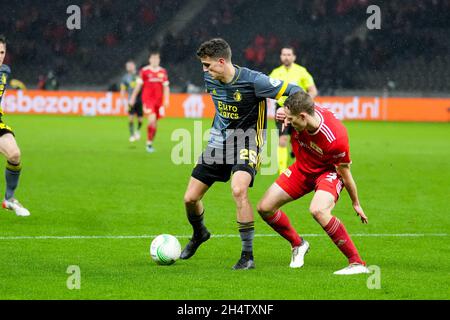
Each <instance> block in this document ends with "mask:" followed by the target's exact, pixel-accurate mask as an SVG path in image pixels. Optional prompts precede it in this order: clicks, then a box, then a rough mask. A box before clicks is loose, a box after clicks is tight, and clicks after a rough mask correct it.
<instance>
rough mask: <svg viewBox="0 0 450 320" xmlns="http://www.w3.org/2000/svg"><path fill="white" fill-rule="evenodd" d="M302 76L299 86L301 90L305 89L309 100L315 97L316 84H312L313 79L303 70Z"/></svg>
mask: <svg viewBox="0 0 450 320" xmlns="http://www.w3.org/2000/svg"><path fill="white" fill-rule="evenodd" d="M303 73H304V74H303V76H302V78H301V84H302V87H303V88H306V92H307V93H308V94H309V95H310V96H311V98H313V99H314V98H315V97H317V94H318V91H317V87H316V84H315V83H314V79H313V77H312V75H311V74H310V73H309V72H308V71H307V70H306V69H304V72H303Z"/></svg>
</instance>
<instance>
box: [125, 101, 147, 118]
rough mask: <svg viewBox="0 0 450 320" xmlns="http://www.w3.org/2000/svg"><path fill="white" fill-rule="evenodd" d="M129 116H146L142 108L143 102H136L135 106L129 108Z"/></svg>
mask: <svg viewBox="0 0 450 320" xmlns="http://www.w3.org/2000/svg"><path fill="white" fill-rule="evenodd" d="M128 114H129V115H130V116H132V115H134V114H136V115H137V116H138V117H142V116H143V115H144V111H143V108H142V101H139V100H138V101H136V103H135V104H134V106H130V105H129V106H128Z"/></svg>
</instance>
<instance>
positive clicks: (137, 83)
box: [130, 77, 144, 106]
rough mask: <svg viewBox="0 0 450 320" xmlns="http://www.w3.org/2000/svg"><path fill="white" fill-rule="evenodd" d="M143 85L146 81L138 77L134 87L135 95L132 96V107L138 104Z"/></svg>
mask: <svg viewBox="0 0 450 320" xmlns="http://www.w3.org/2000/svg"><path fill="white" fill-rule="evenodd" d="M143 84H144V81H142V79H141V78H140V77H138V78H137V79H136V86H135V87H134V89H133V93H132V94H131V98H130V106H134V104H135V103H136V99H137V96H138V94H139V92H140V91H141V89H142V85H143Z"/></svg>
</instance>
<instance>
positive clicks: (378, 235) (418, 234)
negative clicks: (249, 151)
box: [0, 233, 448, 240]
mask: <svg viewBox="0 0 450 320" xmlns="http://www.w3.org/2000/svg"><path fill="white" fill-rule="evenodd" d="M156 236H157V235H149V234H144V235H117V236H115V235H98V236H0V240H71V239H73V240H78V239H81V240H83V239H152V238H155V237H156ZM301 236H302V237H327V235H326V234H325V233H320V234H319V233H309V234H308V233H304V234H301ZM350 236H352V237H447V236H448V234H446V233H354V234H351V235H350ZM175 237H177V238H180V239H181V238H190V237H191V235H175ZM212 237H213V238H238V237H239V234H216V235H212ZM255 237H279V235H278V234H276V233H273V234H255Z"/></svg>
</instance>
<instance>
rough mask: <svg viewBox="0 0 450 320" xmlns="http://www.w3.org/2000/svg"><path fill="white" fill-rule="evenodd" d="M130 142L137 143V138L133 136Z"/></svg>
mask: <svg viewBox="0 0 450 320" xmlns="http://www.w3.org/2000/svg"><path fill="white" fill-rule="evenodd" d="M128 141H130V142H135V141H136V138H135V137H134V136H131V137H130V139H128Z"/></svg>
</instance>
